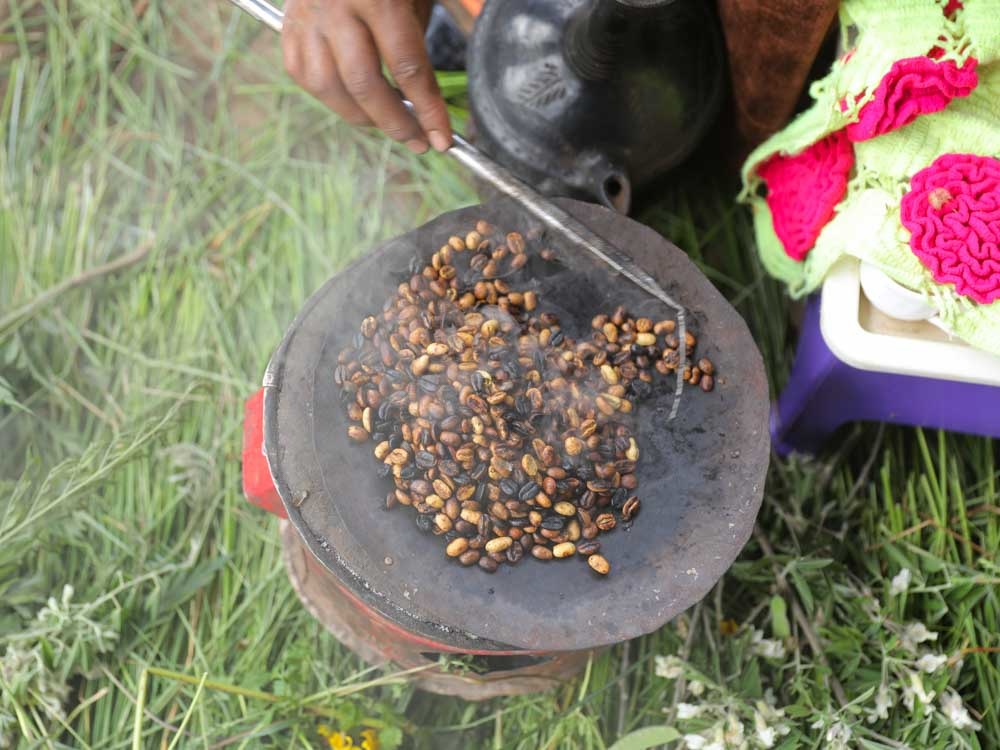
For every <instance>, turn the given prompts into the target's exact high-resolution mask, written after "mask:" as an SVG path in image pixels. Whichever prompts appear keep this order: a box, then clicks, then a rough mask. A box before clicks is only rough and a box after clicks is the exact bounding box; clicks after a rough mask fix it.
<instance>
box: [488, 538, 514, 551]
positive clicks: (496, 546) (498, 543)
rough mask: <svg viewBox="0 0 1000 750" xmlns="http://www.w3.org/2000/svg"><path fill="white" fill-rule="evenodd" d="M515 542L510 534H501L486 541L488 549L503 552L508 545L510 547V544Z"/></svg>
mask: <svg viewBox="0 0 1000 750" xmlns="http://www.w3.org/2000/svg"><path fill="white" fill-rule="evenodd" d="M513 542H514V540H513V539H511V538H510V537H509V536H499V537H496V538H495V539H490V541H488V542H486V551H487V552H503V551H504V550H506V549H507V548H508V547H510V545H511V544H513Z"/></svg>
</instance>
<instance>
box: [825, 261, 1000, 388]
mask: <svg viewBox="0 0 1000 750" xmlns="http://www.w3.org/2000/svg"><path fill="white" fill-rule="evenodd" d="M859 266H860V263H859V261H858V260H857V259H855V258H842V259H841V260H840V261H838V263H837V264H836V265H835V266H834V267H833V268H832V269H831V270H830V273H829V274H827V277H826V280H825V281H824V282H823V297H822V302H821V304H820V332H821V333H822V334H823V339H824V340H825V341H826V345H827V346H828V347H830V350H831V351H832V352H833V353H834V355H836V357H837V358H838V359H840V360H841V361H842V362H845V363H846V364H848V365H850V366H851V367H856V368H858V369H861V370H873V371H876V372H894V373H899V374H901V375H914V376H918V377H926V378H938V379H941V380H957V381H961V382H967V383H981V384H983V385H993V386H1000V357H997V356H994V355H992V354H989V353H987V352H984V351H982V350H980V349H975V348H973V347H971V346H969V345H968V344H966V343H964V342H963V341H961V340H960V339H956V338H954V337H952V336H949V335H948V333H947V332H946V331H943V330H942V329H941V328H939V327H937V326H936V325H934V324H933V323H931V322H929V321H927V320H899V319H896V318H893V317H890V316H888V315H886V314H885V313H883V312H881V311H880V310H878V309H877V308H876V307H875V306H874V305H873V304H872V303H871V302H870V301H869V300H868V298H867V297H866V296H865V294H864V293H863V291H862V289H861V274H860V271H859Z"/></svg>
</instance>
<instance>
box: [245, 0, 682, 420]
mask: <svg viewBox="0 0 1000 750" xmlns="http://www.w3.org/2000/svg"><path fill="white" fill-rule="evenodd" d="M230 2H231V3H232V4H233V5H235V6H236V7H238V8H240V9H242V10H244V11H246V12H247V13H249V14H250V15H251V16H253V17H254V18H256V19H257V20H258V21H260V22H261V23H263V24H264V25H265V26H267V27H269V28H270V29H272V30H273V31H276V32H278V33H281V28H282V25H283V22H284V16H283V14H282V12H281V11H280V10H278V9H277V8H275V7H274V6H273V5H271V4H270V3H269V2H267V1H266V0H230ZM404 104H405V105H406V107H407V108H408V109H409V110H410V111H411V112H412V111H413V105H412V104H411V103H410V102H408V101H404ZM446 153H447V154H448V155H449V156H451V157H453V158H454V159H455V160H456V161H458V162H459V163H461V164H462V165H463V166H464V167H465V168H466V169H468V170H469V171H470V172H472V173H473V174H474V175H476V176H477V177H479V178H480V179H482V180H484V181H485V182H488V183H489V184H490V185H492V186H493V187H494V188H496V189H497V190H498V191H499V192H501V193H503V194H504V195H507V196H510V197H511V198H513V199H514V200H515V201H517V202H518V203H519V204H520V205H521V206H523V207H524V208H525V210H527V211H528V212H529V213H530V214H532V215H533V216H535V218H537V219H539V220H540V221H541V222H542V223H543V224H545V225H546V226H548V227H549V228H550V229H552V230H553V231H555V232H557V233H558V234H560V235H562V236H563V237H564V238H566V239H567V240H568V241H569V242H571V243H572V244H574V245H577V246H579V247H582V248H583V249H585V250H586V251H587V252H589V253H591V254H592V255H594V256H595V257H596V258H598V259H599V260H600V261H601V262H603V263H604V264H606V265H608V266H609V267H611V268H612V269H614V270H615V271H616V272H617V273H619V274H621V275H622V276H624V277H625V278H626V279H628V280H629V281H631V282H632V283H633V284H635V285H636V286H638V287H639V288H640V289H642V290H643V291H645V292H646V293H648V294H650V295H652V296H653V297H655V298H656V299H658V300H660V301H661V302H662V303H663V304H665V305H667V306H668V307H670V308H671V309H673V310H675V311H676V313H677V329H678V334H679V335H678V339H679V350H678V354H679V358H680V364H679V365H678V367H677V385H676V387H675V389H674V402H673V405H672V406H671V409H670V416H669V417H668V419H673V418H674V417H675V416H676V415H677V409H678V407H679V406H680V397H681V393H682V392H683V390H684V374H683V371H684V362H685V361H686V360H687V346H686V342H685V340H686V333H687V327H686V325H685V313H684V308H683V307H681V305H679V304H678V303H677V302H676V301H675V300H674V299H673V298H672V297H671V296H670V295H669V294H667V293H666V292H665V291H663V289H662V288H661V287H660V285H659V284H658V283H656V280H655V279H654V278H653V277H652V276H650V275H649V274H648V273H646V272H645V271H644V270H642V269H641V268H640V267H639V266H637V265H636V264H635V263H634V262H633V261H632V260H631V259H630V258H629V257H627V256H626V255H624V254H623V253H621V252H620V251H618V250H617V249H616V248H614V247H613V246H612V245H611V244H610V243H608V242H607V241H605V240H604V239H603V238H602V237H600V236H599V235H597V234H596V233H594V232H592V231H591V230H590V229H589V228H587V227H586V226H585V225H584V224H583V223H582V222H580V221H578V220H577V219H576V218H574V217H573V216H572V215H571V214H570V213H569V212H567V211H564V210H563V209H562V208H560V207H559V206H557V205H556V204H554V203H552V202H551V201H550V200H548V199H547V198H546V197H545V196H543V195H542V194H541V193H539V192H538V191H537V190H535V189H534V188H532V187H531V186H530V185H528V184H527V183H525V182H523V181H521V180H519V179H518V178H517V177H515V176H514V175H513V174H511V173H510V172H509V171H508V170H507V169H505V168H504V167H502V166H500V165H499V164H498V163H497V162H496V161H494V160H493V159H491V158H490V157H489V156H487V155H486V154H484V153H483V152H482V151H480V150H479V149H478V148H476V147H475V146H473V145H472V144H471V143H469V142H468V141H467V140H465V138H463V137H462V136H461V135H459V134H458V133H457V132H455V133H453V134H452V146H451V148H449V149H448V151H447V152H446Z"/></svg>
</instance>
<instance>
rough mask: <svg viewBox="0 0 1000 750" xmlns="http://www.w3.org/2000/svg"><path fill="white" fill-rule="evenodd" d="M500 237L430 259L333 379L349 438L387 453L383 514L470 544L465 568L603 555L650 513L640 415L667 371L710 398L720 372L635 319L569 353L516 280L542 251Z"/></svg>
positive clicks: (603, 330)
mask: <svg viewBox="0 0 1000 750" xmlns="http://www.w3.org/2000/svg"><path fill="white" fill-rule="evenodd" d="M495 231H496V230H495V229H494V228H493V227H489V226H488V225H487V224H486V223H485V222H480V223H479V224H477V226H476V227H475V228H474V229H469V231H468V232H467V233H465V234H464V235H462V234H456V235H455V236H453V237H451V238H449V240H448V242H447V243H446V244H445V245H443V246H442V247H441V248H440V249H439V250H438V251H437V252H436V253H434V254H433V255H432V256H431V257H430V260H429V262H424V261H422V260H420V259H417V258H415V259H414V262H412V263H411V266H410V267H411V270H410V278H409V280H408V281H404V282H403V283H401V284H400V285H399V287H398V288H397V290H396V293H395V294H394V296H392V297H390V298H389V299H388V300H386V302H385V304H384V305H382V307H381V312H380V313H378V314H376V315H369V316H366V317H365V318H364V319H363V320H362V321H361V325H360V331H358V332H356V333H355V334H354V335H353V337H352V339H351V343H350V346H348V347H347V348H345V349H344V350H342V351H341V352H340V353H339V354H338V356H337V363H336V367H335V368H334V371H333V373H332V374H333V379H334V381H335V383H336V385H338V386H339V388H340V393H339V396H340V400H341V403H342V405H343V407H344V409H345V411H346V413H347V416H348V420H349V424H348V436H349V437H350V438H351V439H352V440H356V441H358V442H367V441H368V440H371V441H372V449H371V450H372V453H373V455H374V457H375V459H376V461H377V464H376V472H377V474H378V475H379V476H380V477H383V478H390V477H391V478H392V480H393V482H394V484H395V487H394V488H393V489H392V491H391V492H390V493H389V494H388V495H387V497H386V500H385V502H384V503H380V504H381V505H383V506H386V507H391V506H395V505H410V506H411V507H413V508H414V511H415V512H417V513H418V514H419V515H418V516H417V518H419V519H423V520H418V521H417V523H418V525H419V526H420V527H421V528H422V529H424V530H425V531H433V532H434V533H436V534H437V535H439V536H441V537H442V538H443V540H444V544H445V545H446V552H449V551H450V552H456V551H457V550H458V549H460V548H461V547H462V542H461V541H459V540H467V544H468V548H467V549H465V550H464V551H463V552H460V553H458V554H457V555H451V556H457V557H458V558H459V559H460V560H462V561H463V562H465V559H468V560H469V562H468V563H466V564H472V563H474V562H476V559H477V557H478V559H479V561H480V564H481V565H483V564H484V562H482V561H486V562H485V565H486V566H487V567H488V568H494V569H495V566H496V565H497V564H500V563H508V564H512V563H513V562H516V561H517V560H518V559H520V556H521V555H523V554H524V550H528V549H530V550H531V553H532V555H533V556H535V557H537V558H539V559H545V558H546V556H548V557H551V556H552V549H553V548H559V549H566V548H565V547H563V546H562V545H566V544H570V545H573V544H574V543H578V544H579V545H581V550H582V552H581V554H584V553H586V552H591V551H593V550H595V549H597V547H596V546H595V545H596V544H597V543H596V542H595V541H594V537H596V536H597V535H598V534H599V533H600V532H601V531H602V530H610V528H613V525H614V522H615V518H616V514H618V515H619V516H620V517H621V518H622V519H625V520H628V519H629V518H631V517H632V516H633V515H634V513H635V510H636V508H637V503H638V501H637V500H636V501H635V504H631V503H630V501H631V500H632V498H633V495H632V492H631V490H632V489H634V488H635V487H636V486H637V484H638V479H637V473H636V472H637V469H638V460H639V446H638V442H637V440H636V439H635V436H634V434H633V430H634V427H635V424H636V421H635V416H634V413H633V411H634V409H635V407H636V406H637V405H638V404H639V403H641V402H642V401H643V400H645V399H646V398H648V397H649V396H651V395H652V393H653V391H654V387H653V383H654V382H655V380H654V376H653V371H654V370H655V371H656V373H657V374H658V375H659V374H662V375H667V374H669V373H671V372H673V371H675V370H676V368H678V367H680V368H681V369H682V372H684V373H686V376H687V378H688V381H689V383H690V384H692V385H698V386H699V387H700V388H702V389H703V390H706V391H707V390H711V389H712V387H713V386H714V380H713V375H714V372H715V368H714V365H713V364H712V363H711V362H710V361H709V360H708V359H707V358H705V357H702V358H701V359H699V360H698V361H697V362H696V363H695V361H694V358H693V355H692V351H693V349H694V346H695V344H696V343H697V340H696V337H695V336H694V335H693V333H692V332H688V335H687V336H686V339H685V345H686V347H687V349H688V351H687V356H688V358H689V359H688V361H685V362H681V361H680V357H679V353H678V352H677V351H676V350H677V348H678V346H679V341H678V339H677V335H676V325H675V323H674V322H673V321H670V320H661V321H659V322H657V323H654V322H653V321H652V320H651V319H650V318H637V319H636V318H633V317H631V316H630V315H629V314H628V311H627V310H626V309H625V308H624V307H623V306H619V307H618V308H616V309H615V310H614V311H613V312H612V314H610V315H606V314H602V315H598V316H596V317H595V318H594V319H593V320H592V321H591V325H592V333H591V335H590V339H589V340H580V341H572V340H570V339H568V338H567V337H566V333H565V332H564V331H563V329H562V327H561V325H560V323H559V318H558V316H557V315H555V314H554V313H553V312H551V311H550V310H542V311H540V312H537V311H536V308H537V307H538V305H539V300H538V297H537V294H536V293H535V292H534V291H522V290H518V289H515V288H514V287H515V286H516V283H515V282H514V281H513V279H514V278H517V277H515V276H510V275H505V274H509V272H510V271H515V270H516V269H517V268H520V267H521V265H523V264H524V263H526V262H527V259H528V257H529V255H533V254H535V253H536V252H537V248H535V247H531V244H532V243H531V240H530V236H529V239H525V238H524V237H523V236H522V235H519V234H517V233H516V232H515V233H511V234H510V235H508V237H507V240H506V242H505V241H504V240H502V239H501V240H500V241H499V244H498V242H497V235H496V234H495ZM542 254H543V255H544V254H548V253H542ZM494 311H499V313H500V314H497V313H496V312H494ZM661 337H662V338H661ZM626 506H627V507H626ZM594 509H599V510H600V512H597V511H596V510H594ZM592 511H593V512H594V517H592V516H591V512H592ZM609 511H614V512H609ZM609 519H610V520H609ZM501 540H506V541H501ZM488 545H490V546H492V549H488V551H487V554H486V555H485V556H479V555H480V551H481V550H483V549H485V548H487V546H488ZM504 545H508V546H504ZM588 545H590V546H588ZM499 547H503V548H502V549H499ZM515 547H516V548H517V549H518V550H521V551H520V552H518V551H511V550H513V549H514V548H515ZM536 550H538V551H537V552H536ZM470 553H471V554H470ZM591 556H593V555H591ZM463 558H465V559H463Z"/></svg>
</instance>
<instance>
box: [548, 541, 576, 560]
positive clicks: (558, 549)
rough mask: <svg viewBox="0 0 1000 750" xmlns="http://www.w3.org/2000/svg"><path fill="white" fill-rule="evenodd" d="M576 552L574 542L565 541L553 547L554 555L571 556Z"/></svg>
mask: <svg viewBox="0 0 1000 750" xmlns="http://www.w3.org/2000/svg"><path fill="white" fill-rule="evenodd" d="M574 552H576V545H575V544H573V542H563V543H562V544H557V545H556V546H555V547H553V548H552V555H553V557H571V556H572V555H573V553H574Z"/></svg>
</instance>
